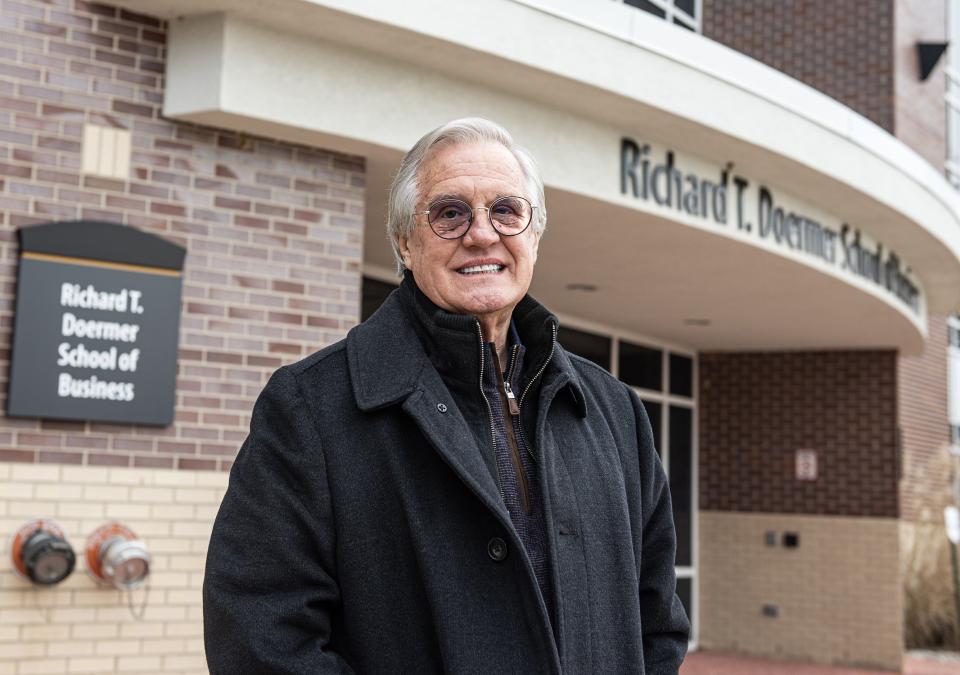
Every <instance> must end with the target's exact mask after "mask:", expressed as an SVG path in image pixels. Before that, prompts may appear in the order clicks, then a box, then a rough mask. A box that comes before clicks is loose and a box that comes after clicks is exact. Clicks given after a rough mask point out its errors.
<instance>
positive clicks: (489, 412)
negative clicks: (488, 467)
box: [476, 321, 509, 511]
mask: <svg viewBox="0 0 960 675" xmlns="http://www.w3.org/2000/svg"><path fill="white" fill-rule="evenodd" d="M476 325H477V336H478V337H479V338H480V395H481V396H482V397H483V402H484V403H485V404H486V405H487V415H488V416H489V419H490V447H491V448H493V452H494V455H493V465H494V466H496V465H497V455H496V452H497V450H496V449H497V436H496V432H494V429H493V409H492V408H491V407H490V401H489V399H487V394H486V392H484V391H483V367H484V361H485V359H484V354H483V353H484V351H485V345H486V343H485V342H484V340H483V329H482V328H480V322H479V321H477V322H476ZM496 473H497V489H498V490H500V500H501V501H502V502H503V503H504V504H506V503H507V498H506V496H505V495H504V494H503V483H502V482H501V481H500V471H499V469H498V470H497V472H496ZM508 511H509V509H508Z"/></svg>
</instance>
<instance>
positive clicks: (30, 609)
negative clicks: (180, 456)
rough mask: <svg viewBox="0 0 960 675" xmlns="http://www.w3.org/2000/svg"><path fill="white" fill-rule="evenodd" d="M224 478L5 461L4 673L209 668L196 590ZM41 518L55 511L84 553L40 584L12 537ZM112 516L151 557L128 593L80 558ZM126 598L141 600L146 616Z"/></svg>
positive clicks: (0, 619) (1, 496)
mask: <svg viewBox="0 0 960 675" xmlns="http://www.w3.org/2000/svg"><path fill="white" fill-rule="evenodd" d="M226 484H227V474H226V473H223V472H211V471H186V470H177V471H172V470H157V469H129V468H106V467H88V466H62V465H30V464H20V463H0V541H2V542H3V550H2V553H0V556H2V557H0V674H11V675H26V674H27V673H206V672H207V670H206V666H205V661H204V657H203V627H202V607H201V597H200V589H201V586H202V583H203V567H204V560H205V555H206V549H207V542H208V540H209V537H210V528H211V526H212V524H213V519H214V517H215V516H216V512H217V508H218V507H219V504H220V500H221V499H222V497H223V492H224V490H225V489H226ZM38 517H52V518H55V519H56V520H57V521H58V522H59V523H60V525H61V526H62V527H63V529H64V532H65V534H66V535H67V539H68V540H69V541H70V543H71V544H72V545H73V548H74V551H75V552H76V553H77V556H78V560H77V567H76V569H75V570H74V572H73V574H72V575H71V576H70V577H68V578H67V579H66V580H65V581H64V582H63V583H61V584H59V585H57V586H55V587H53V588H35V587H34V586H32V585H31V584H30V583H29V582H28V581H26V580H24V579H22V578H21V577H19V576H17V575H16V573H15V572H14V571H13V567H12V563H11V560H10V550H9V549H10V535H11V534H12V533H13V532H15V531H16V530H17V529H18V528H19V527H20V526H21V525H22V524H23V523H25V522H26V521H28V520H31V519H33V518H38ZM109 520H119V521H121V522H123V523H124V524H126V525H128V526H129V527H130V528H132V529H133V530H134V532H136V533H137V535H138V536H139V537H140V538H141V539H143V540H144V541H145V542H146V544H147V548H148V550H149V551H150V553H151V555H152V556H153V566H152V570H151V574H150V577H149V580H148V584H147V586H146V587H145V588H141V589H138V590H135V591H133V592H132V594H125V593H121V592H119V591H116V590H113V589H106V588H103V587H99V586H97V584H96V583H94V581H93V580H92V579H91V578H90V577H89V576H88V575H87V574H86V569H85V566H84V564H83V561H82V559H81V558H82V553H83V546H84V543H85V541H86V538H87V536H88V535H89V534H90V532H92V531H93V530H94V529H96V528H97V527H98V526H100V525H102V524H103V523H105V522H107V521H109ZM131 595H132V600H133V604H134V606H135V607H136V608H138V609H139V607H140V605H141V603H145V606H144V614H143V618H142V619H140V620H137V619H136V618H134V617H133V616H132V615H131V612H130V610H129V607H128V601H129V600H130V596H131Z"/></svg>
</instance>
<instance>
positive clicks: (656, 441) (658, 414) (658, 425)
mask: <svg viewBox="0 0 960 675" xmlns="http://www.w3.org/2000/svg"><path fill="white" fill-rule="evenodd" d="M643 408H644V410H646V411H647V417H649V418H650V428H651V429H653V447H655V448H656V449H657V454H658V455H660V457H661V458H662V457H663V453H662V452H660V439H661V438H663V434H662V433H661V430H662V429H663V406H662V405H660V404H659V403H657V402H656V401H643Z"/></svg>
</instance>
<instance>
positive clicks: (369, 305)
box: [360, 277, 397, 321]
mask: <svg viewBox="0 0 960 675" xmlns="http://www.w3.org/2000/svg"><path fill="white" fill-rule="evenodd" d="M396 287H397V285H396V284H388V283H386V282H385V281H377V280H376V279H370V278H369V277H364V278H363V305H362V306H361V308H360V320H361V321H366V320H367V319H369V318H370V315H371V314H373V313H374V312H376V311H377V308H378V307H380V305H382V304H383V301H384V300H386V299H387V296H388V295H390V293H392V292H393V289H395V288H396Z"/></svg>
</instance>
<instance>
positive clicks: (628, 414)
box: [203, 291, 689, 675]
mask: <svg viewBox="0 0 960 675" xmlns="http://www.w3.org/2000/svg"><path fill="white" fill-rule="evenodd" d="M398 293H399V291H398V292H395V293H394V294H392V295H391V296H390V297H389V298H388V299H387V301H386V302H385V303H384V305H383V306H382V307H381V309H380V310H379V311H378V312H377V313H376V314H374V316H373V317H371V318H370V319H369V320H368V321H366V322H365V323H363V324H361V325H359V326H357V327H356V328H354V329H353V330H352V331H350V334H349V335H348V336H347V338H346V340H344V341H341V342H339V343H337V344H334V345H332V346H330V347H328V348H326V349H324V350H322V351H320V352H317V353H316V354H314V355H313V356H311V357H309V358H307V359H306V360H304V361H301V362H300V363H298V364H295V365H292V366H287V367H284V368H281V369H280V370H279V371H277V373H275V374H274V376H273V377H272V378H271V380H270V382H269V383H268V384H267V386H266V388H265V389H264V391H263V393H262V394H261V396H260V398H259V400H258V401H257V404H256V407H255V409H254V412H253V418H252V421H251V429H250V436H249V437H248V439H247V441H246V442H245V443H244V445H243V448H242V449H241V451H240V453H239V455H238V456H237V460H236V463H235V464H234V466H233V469H232V471H231V474H230V486H229V489H228V491H227V494H226V497H225V499H224V501H223V505H222V506H221V509H220V513H219V515H218V516H217V520H216V523H215V525H214V530H213V536H212V538H211V541H210V548H209V552H208V556H207V569H206V578H205V580H204V588H203V596H204V628H205V644H206V653H207V661H208V664H209V666H210V671H211V673H213V674H214V675H219V674H221V673H222V674H230V675H235V674H238V673H256V674H258V675H267V674H272V673H278V674H279V673H297V674H307V673H347V672H356V673H436V672H448V673H523V674H524V675H529V674H532V673H561V672H562V673H585V674H586V673H590V674H593V673H597V674H600V673H643V672H646V673H656V674H660V673H664V674H667V673H669V674H671V675H672V674H673V673H676V672H677V670H678V668H679V665H680V662H681V661H682V659H683V655H684V653H685V650H686V644H687V633H688V629H689V626H688V622H687V618H686V616H685V614H684V611H683V608H682V606H681V604H680V601H679V599H678V598H677V597H676V595H675V586H676V580H675V576H674V569H673V562H674V550H675V536H674V529H673V520H672V514H671V508H670V495H669V491H668V488H667V482H666V480H665V477H664V473H663V470H662V468H661V466H660V462H659V459H658V458H657V455H656V452H655V451H654V448H653V442H652V436H651V431H650V425H649V422H648V421H647V417H646V414H645V413H644V410H643V407H642V405H641V403H640V401H639V399H638V398H637V396H636V395H635V394H634V393H633V391H632V390H630V389H629V388H628V387H626V386H625V385H623V384H622V383H620V382H618V381H617V380H616V379H614V378H613V377H612V376H611V375H610V374H609V373H607V372H606V371H605V370H603V369H601V368H599V367H598V366H596V365H594V364H592V363H590V362H588V361H586V360H584V359H581V358H578V357H576V356H573V355H570V354H568V353H566V352H565V351H563V350H562V349H560V348H558V349H557V350H556V351H555V353H554V356H553V358H552V359H551V361H550V363H549V366H548V367H547V369H546V371H545V372H544V373H543V376H542V378H543V379H542V382H541V384H540V396H539V401H538V402H537V403H538V405H537V410H536V415H535V417H533V418H532V420H533V423H534V424H535V425H536V429H535V431H534V433H533V434H531V435H532V437H533V438H534V439H535V440H534V441H533V443H534V446H535V451H536V455H537V459H538V468H539V473H540V486H541V491H542V495H543V500H544V509H545V515H546V527H547V533H548V539H549V559H550V573H551V579H552V583H551V586H552V588H553V595H554V598H553V600H554V601H553V606H554V608H555V612H556V619H555V621H553V623H552V624H551V621H550V619H549V618H548V616H547V610H546V607H545V605H544V602H543V599H542V597H541V595H540V591H539V590H538V586H537V581H536V578H535V576H534V573H533V570H532V568H531V565H530V563H529V560H528V559H527V556H526V553H525V551H524V550H523V547H522V544H521V542H520V540H519V538H518V536H517V533H516V530H515V529H514V527H513V526H512V524H511V520H510V516H509V514H508V512H507V510H506V508H505V507H504V504H503V501H502V499H501V497H500V494H499V491H498V486H497V483H496V479H495V478H494V476H493V475H491V472H490V469H489V468H488V464H487V459H485V458H484V455H483V453H489V452H491V449H490V448H486V447H478V444H477V437H476V435H475V434H474V433H473V432H472V431H471V429H470V427H469V425H468V423H467V422H466V421H465V419H464V417H463V415H462V414H461V413H460V411H459V409H458V408H457V406H456V404H455V403H454V402H453V400H452V397H451V396H450V394H449V391H448V389H447V387H446V386H445V385H444V382H443V380H442V379H441V378H440V376H439V375H438V373H437V370H436V368H434V366H433V364H432V363H431V361H430V359H429V358H427V356H426V354H425V352H424V349H423V347H422V344H421V342H420V341H419V340H418V338H417V335H416V333H415V332H414V331H413V329H412V327H411V325H410V318H409V316H408V315H407V310H406V308H405V306H404V304H403V302H402V301H401V300H400V297H399V295H398ZM514 319H515V321H516V322H517V325H518V326H519V327H520V334H521V337H522V338H523V339H524V340H525V341H526V334H527V333H529V332H530V331H536V330H543V331H552V330H553V329H554V326H553V325H551V324H552V323H553V322H554V321H555V319H554V318H553V317H552V315H551V314H549V312H547V311H546V310H544V309H543V308H542V307H541V306H540V305H539V304H537V303H536V302H535V301H533V300H532V299H531V298H529V297H528V298H525V299H524V300H523V301H522V302H521V303H520V305H518V306H517V308H516V310H515V312H514ZM504 554H505V555H504Z"/></svg>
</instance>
